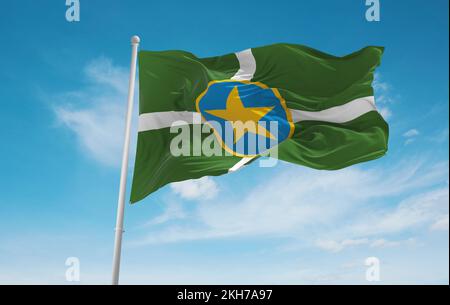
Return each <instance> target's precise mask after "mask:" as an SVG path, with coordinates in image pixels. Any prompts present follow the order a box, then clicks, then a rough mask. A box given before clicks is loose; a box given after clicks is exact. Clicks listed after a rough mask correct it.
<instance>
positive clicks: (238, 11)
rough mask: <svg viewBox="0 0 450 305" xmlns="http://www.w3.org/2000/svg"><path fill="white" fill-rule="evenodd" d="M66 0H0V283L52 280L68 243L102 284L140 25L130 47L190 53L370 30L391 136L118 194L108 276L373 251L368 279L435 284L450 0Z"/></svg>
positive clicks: (253, 272) (139, 278)
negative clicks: (335, 164)
mask: <svg viewBox="0 0 450 305" xmlns="http://www.w3.org/2000/svg"><path fill="white" fill-rule="evenodd" d="M80 2H81V21H80V22H77V23H69V22H67V21H66V20H65V11H66V6H65V1H63V0H61V1H50V0H45V1H44V0H43V1H39V4H37V3H36V1H31V0H22V1H12V0H8V1H3V2H2V4H1V7H2V9H1V10H0V37H2V38H1V40H2V47H1V48H0V65H1V69H0V81H1V82H0V84H1V85H0V101H1V109H2V110H1V111H0V135H1V139H2V145H1V149H0V160H1V163H0V164H1V166H2V174H1V175H0V231H1V234H0V283H57V284H65V283H67V282H66V281H65V276H64V275H65V272H66V266H65V260H66V258H67V257H78V258H79V259H80V263H81V283H86V284H91V283H100V284H106V283H109V281H110V275H111V261H112V249H113V228H114V225H115V211H116V200H117V191H118V183H119V161H118V160H119V159H120V150H121V143H122V139H123V131H122V130H123V124H124V112H125V96H126V88H127V77H128V67H129V59H130V46H129V39H130V36H131V35H133V34H139V35H140V36H141V39H142V43H141V48H142V49H147V50H166V49H182V50H187V51H190V52H193V53H195V54H196V55H198V56H213V55H219V54H225V53H230V52H235V51H239V50H242V49H246V48H249V47H254V46H262V45H266V44H271V43H275V42H289V43H298V44H306V45H309V46H311V47H314V48H317V49H320V50H322V51H324V52H329V53H332V54H335V55H344V54H347V53H351V52H353V51H355V50H358V49H360V48H361V47H363V46H366V45H381V46H385V47H386V51H385V54H384V57H383V62H382V66H381V67H380V68H379V69H378V72H377V76H376V82H375V89H376V98H377V103H378V108H379V110H380V112H382V113H383V115H384V116H385V117H386V119H387V120H388V122H389V124H390V129H391V138H390V150H389V153H388V154H387V156H385V157H384V158H382V159H379V160H376V161H372V162H369V163H365V164H361V165H358V166H354V167H351V168H348V169H344V170H341V171H336V172H323V171H314V170H311V169H307V168H304V167H299V166H295V165H289V164H285V163H280V164H279V165H278V166H277V167H274V168H259V167H258V166H256V165H251V166H249V167H247V168H245V169H244V170H242V171H240V172H237V173H234V174H230V175H226V176H222V177H217V178H206V179H202V180H200V181H189V182H186V183H182V184H176V185H172V186H168V187H165V188H164V189H162V190H160V191H158V192H157V193H155V194H153V195H151V196H150V197H148V198H146V199H145V200H143V201H142V202H140V203H138V204H136V205H133V206H129V205H128V206H127V207H126V216H125V229H126V233H125V235H124V249H123V257H122V258H123V260H122V273H121V279H122V283H161V284H165V283H170V284H171V283H176V284H197V283H202V284H207V283H211V284H222V283H227V284H247V283H255V284H258V283H261V284H284V283H287V284H305V283H327V284H328V283H360V284H365V283H368V282H366V280H365V272H366V266H365V265H364V260H365V259H366V258H367V257H371V256H375V257H378V258H379V260H380V263H381V265H380V267H381V283H396V284H397V283H441V284H443V283H445V284H448V281H449V272H448V270H449V266H448V261H449V260H448V258H449V244H448V243H449V235H448V234H449V233H448V219H449V216H448V215H449V214H448V213H449V212H448V196H449V195H448V190H449V185H448V167H449V165H448V156H449V151H448V145H449V143H448V137H449V136H448V127H449V120H448V103H449V87H448V72H449V71H448V64H449V63H448V54H449V53H448V52H449V49H448V46H449V44H448V34H449V33H448V25H449V24H448V1H445V0H442V1H441V0H435V1H428V2H424V1H386V0H381V1H380V2H381V21H380V22H372V23H369V22H367V21H366V20H365V17H364V15H365V10H366V7H365V5H364V2H365V1H363V0H353V1H332V0H321V1H287V0H279V1H275V2H274V1H262V0H259V1H232V0H231V1H225V2H220V1H151V2H150V1H136V0H135V1H127V2H126V3H125V2H124V1H106V0H89V1H86V0H84V1H83V0H81V1H80ZM134 119H135V120H136V116H134ZM135 123H136V122H134V123H133V124H134V126H135V125H136V124H135ZM134 144H135V142H133V145H134ZM134 149H135V147H134V146H133V147H132V148H131V151H134ZM132 155H133V157H134V153H132ZM130 163H131V164H132V163H133V162H132V161H131V162H130ZM130 173H132V168H131V167H130Z"/></svg>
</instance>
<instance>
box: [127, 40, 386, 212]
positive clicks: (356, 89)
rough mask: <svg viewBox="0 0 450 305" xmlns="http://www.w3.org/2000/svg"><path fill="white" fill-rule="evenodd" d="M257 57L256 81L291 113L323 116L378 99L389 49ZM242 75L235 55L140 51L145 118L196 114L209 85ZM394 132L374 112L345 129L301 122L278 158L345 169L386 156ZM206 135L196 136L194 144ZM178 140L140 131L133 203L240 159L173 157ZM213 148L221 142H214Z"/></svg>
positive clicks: (275, 49) (300, 49) (285, 50)
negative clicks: (378, 74) (377, 74)
mask: <svg viewBox="0 0 450 305" xmlns="http://www.w3.org/2000/svg"><path fill="white" fill-rule="evenodd" d="M252 53H253V55H254V57H255V60H256V72H255V75H254V77H253V79H252V81H258V82H261V83H263V84H265V85H267V86H269V87H272V88H277V89H278V91H279V92H280V94H281V95H282V97H283V98H284V99H285V100H286V104H287V106H288V108H291V109H299V110H306V111H320V110H324V109H328V108H330V107H334V106H338V105H343V104H345V103H347V102H349V101H352V100H354V99H356V98H360V97H366V96H372V95H373V89H372V86H371V84H372V81H373V74H374V71H375V68H376V67H377V66H378V65H379V64H380V60H381V56H382V53H383V48H381V47H366V48H364V49H361V50H360V51H358V52H355V53H353V54H350V55H347V56H344V57H335V56H331V55H328V54H325V53H322V52H319V51H317V50H314V49H311V48H308V47H305V46H300V45H291V44H276V45H271V46H265V47H260V48H253V49H252ZM238 70H239V61H238V59H237V57H236V55H235V54H227V55H224V56H219V57H211V58H203V59H202V58H197V57H196V56H195V55H193V54H191V53H188V52H184V51H164V52H148V51H143V52H140V54H139V85H140V95H139V114H143V113H151V112H165V111H192V112H193V111H196V110H195V100H196V98H197V97H198V95H199V94H200V93H202V92H203V91H204V90H205V89H206V87H207V85H208V83H209V82H210V81H212V80H224V79H230V78H231V77H232V76H233V75H234V74H235V73H236V72H237V71H238ZM198 126H201V125H198ZM388 134H389V130H388V125H387V124H386V122H385V121H384V120H383V118H382V117H381V116H380V115H379V114H378V112H376V111H372V112H369V113H366V114H364V115H362V116H360V117H358V118H356V119H354V120H353V121H351V122H346V123H343V124H335V123H329V122H320V121H302V122H300V123H296V124H295V131H294V135H293V136H292V138H291V139H288V140H286V141H284V142H282V143H280V144H279V146H278V158H279V159H280V160H284V161H287V162H291V163H295V164H299V165H304V166H308V167H312V168H317V169H327V170H334V169H339V168H342V167H345V166H349V165H352V164H355V163H359V162H364V161H368V160H372V159H375V158H378V157H380V156H382V155H384V154H385V153H386V151H387V143H388ZM208 136H210V135H209V134H202V135H201V136H199V135H196V134H195V133H194V134H192V136H191V142H193V141H200V140H202V141H203V140H204V139H205V138H207V137H208ZM174 137H176V134H173V133H170V131H169V128H162V129H158V130H150V131H144V132H140V133H139V135H138V143H137V152H136V160H135V166H134V176H133V183H132V190H131V199H130V201H131V202H132V203H134V202H137V201H139V200H141V199H143V198H145V197H146V196H147V195H149V194H150V193H152V192H154V191H156V190H157V189H159V188H161V187H162V186H164V185H166V184H168V183H171V182H175V181H182V180H187V179H195V178H200V177H203V176H207V175H209V176H216V175H222V174H225V173H227V172H228V170H229V169H230V168H231V167H232V166H234V165H235V164H236V163H237V162H238V161H239V160H240V158H238V157H234V156H230V155H226V154H225V152H224V151H223V149H222V148H220V147H219V150H220V151H221V152H222V155H223V156H214V157H209V156H204V155H202V154H201V155H199V156H192V155H191V156H180V157H175V156H173V155H172V154H171V153H170V143H171V141H172V139H173V138H174ZM199 137H200V139H199ZM208 139H213V137H209V138H208ZM212 145H219V144H218V142H217V140H214V141H213V143H212Z"/></svg>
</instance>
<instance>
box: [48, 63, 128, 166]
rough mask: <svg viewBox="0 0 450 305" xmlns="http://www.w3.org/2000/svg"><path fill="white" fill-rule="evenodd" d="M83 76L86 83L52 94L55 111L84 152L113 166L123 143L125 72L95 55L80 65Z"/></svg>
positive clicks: (117, 160) (125, 94)
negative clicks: (82, 69) (83, 64)
mask: <svg viewBox="0 0 450 305" xmlns="http://www.w3.org/2000/svg"><path fill="white" fill-rule="evenodd" d="M84 75H85V78H86V82H87V84H88V85H87V86H85V87H84V88H81V89H79V90H78V91H73V92H65V93H61V94H59V95H57V96H56V97H53V99H54V109H55V114H56V116H57V118H58V120H59V122H60V123H62V124H63V125H64V126H65V127H67V128H69V129H70V130H71V131H73V132H74V133H75V135H76V136H77V139H78V142H79V144H80V146H81V147H82V149H83V151H84V152H86V153H87V154H88V155H89V156H90V157H92V158H94V159H95V160H97V161H99V162H101V163H102V164H105V165H109V166H116V165H118V164H119V162H120V157H121V152H122V146H123V133H124V124H125V111H126V96H127V90H128V71H127V70H126V69H124V68H121V67H118V66H115V65H114V64H113V63H112V62H111V61H110V60H109V59H106V58H99V59H96V60H94V61H92V62H91V63H89V64H88V65H87V66H86V67H85V68H84ZM132 139H133V142H134V137H133V138H132ZM131 152H133V150H131Z"/></svg>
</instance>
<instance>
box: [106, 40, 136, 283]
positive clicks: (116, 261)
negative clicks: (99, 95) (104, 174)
mask: <svg viewBox="0 0 450 305" xmlns="http://www.w3.org/2000/svg"><path fill="white" fill-rule="evenodd" d="M140 41H141V40H140V39H139V37H138V36H133V37H131V69H130V82H129V87H128V107H127V115H126V124H125V140H124V144H123V154H122V169H121V172H120V188H119V199H118V203H117V220H116V228H115V241H114V256H113V272H112V284H113V285H118V284H119V271H120V254H121V250H122V234H123V232H124V231H123V215H124V210H125V191H126V186H127V171H128V153H129V146H130V131H131V116H132V114H133V98H134V87H135V82H136V64H137V53H138V47H139V43H140Z"/></svg>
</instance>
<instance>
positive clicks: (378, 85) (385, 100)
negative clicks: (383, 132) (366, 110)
mask: <svg viewBox="0 0 450 305" xmlns="http://www.w3.org/2000/svg"><path fill="white" fill-rule="evenodd" d="M372 86H373V89H374V91H375V98H376V100H375V101H376V103H377V108H378V112H379V113H380V114H381V115H382V116H383V118H384V119H385V120H389V119H390V118H391V117H392V110H391V109H390V106H388V105H389V104H392V103H394V102H395V99H394V97H393V96H392V86H391V85H390V84H389V83H387V82H385V81H383V80H382V76H381V74H380V73H379V72H377V73H375V76H374V80H373V84H372Z"/></svg>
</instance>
